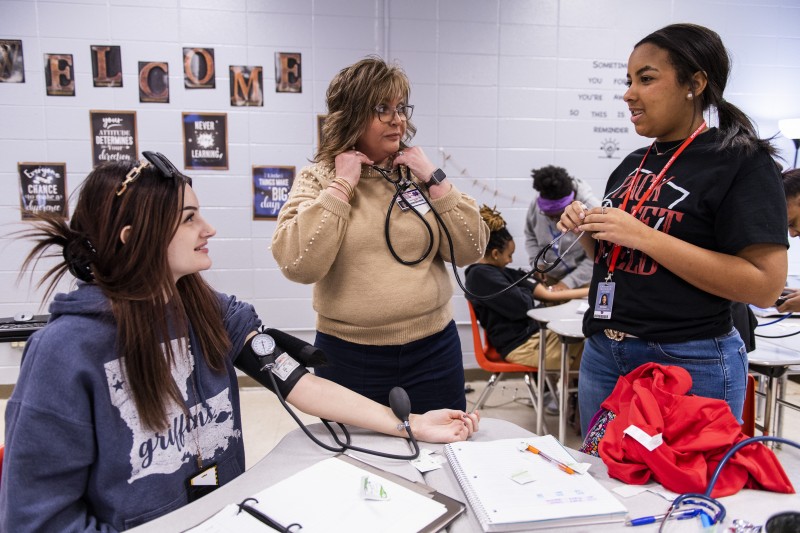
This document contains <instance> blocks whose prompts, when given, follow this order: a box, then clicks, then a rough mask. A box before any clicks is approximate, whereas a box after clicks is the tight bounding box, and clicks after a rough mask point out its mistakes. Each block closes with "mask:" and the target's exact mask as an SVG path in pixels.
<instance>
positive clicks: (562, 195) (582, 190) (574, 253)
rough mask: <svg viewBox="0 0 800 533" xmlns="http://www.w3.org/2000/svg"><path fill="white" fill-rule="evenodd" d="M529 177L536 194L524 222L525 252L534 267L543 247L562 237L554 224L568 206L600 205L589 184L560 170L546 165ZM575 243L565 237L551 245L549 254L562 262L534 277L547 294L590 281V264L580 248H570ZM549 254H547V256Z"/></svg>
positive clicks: (570, 237) (573, 236)
mask: <svg viewBox="0 0 800 533" xmlns="http://www.w3.org/2000/svg"><path fill="white" fill-rule="evenodd" d="M531 177H532V178H533V188H534V190H536V192H537V193H538V194H537V195H535V196H534V198H533V200H532V201H531V205H530V207H529V208H528V215H527V217H526V219H525V251H527V252H528V260H529V261H530V263H531V267H533V266H534V265H533V262H534V258H535V257H536V256H537V254H538V253H539V252H540V251H541V250H542V248H544V247H545V246H547V244H548V243H549V242H550V241H552V240H553V239H554V238H555V237H557V236H559V235H561V231H560V230H559V229H558V228H557V227H556V224H557V223H558V219H559V218H560V217H561V213H563V212H564V209H565V208H566V207H567V206H568V205H569V204H571V203H572V202H573V201H575V200H577V201H579V202H583V203H584V204H585V205H586V206H588V207H589V208H592V207H597V206H598V205H600V201H599V200H598V199H597V197H595V195H594V194H593V193H592V189H591V187H589V185H588V184H586V183H585V182H583V181H581V180H579V179H576V178H573V177H572V176H570V175H569V174H568V173H567V171H566V170H565V169H563V168H561V167H556V166H553V165H548V166H546V167H542V168H540V169H534V170H533V172H532V173H531ZM574 241H575V235H565V236H564V237H563V238H562V239H560V240H559V241H558V242H557V243H556V244H554V245H553V248H552V252H553V254H557V255H558V257H561V263H559V264H558V266H556V267H555V268H554V269H553V270H551V271H550V272H548V273H547V274H542V275H540V274H537V275H536V276H537V279H539V281H543V282H544V283H545V284H546V285H547V286H548V288H549V290H550V291H553V292H560V291H564V290H568V289H576V288H578V287H586V286H588V284H589V281H590V280H591V279H592V261H591V259H589V258H588V257H587V256H586V252H585V251H584V250H583V248H581V247H580V246H573V247H572V248H571V249H569V248H570V245H571V244H572V243H573V242H574ZM568 249H569V251H567V250H568ZM551 255H552V254H550V253H548V257H550V256H551ZM564 299H565V300H566V298H564Z"/></svg>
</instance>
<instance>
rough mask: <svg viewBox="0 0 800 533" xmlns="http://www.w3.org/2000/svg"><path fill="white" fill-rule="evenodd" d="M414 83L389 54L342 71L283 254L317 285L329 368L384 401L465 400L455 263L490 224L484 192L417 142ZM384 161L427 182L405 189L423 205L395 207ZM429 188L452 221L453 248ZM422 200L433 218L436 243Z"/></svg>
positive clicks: (276, 252)
mask: <svg viewBox="0 0 800 533" xmlns="http://www.w3.org/2000/svg"><path fill="white" fill-rule="evenodd" d="M410 90H411V88H410V84H409V81H408V78H407V77H406V75H405V73H404V72H403V71H402V70H401V69H400V68H399V67H398V66H396V65H390V64H387V63H386V62H384V61H383V60H382V59H380V58H378V57H368V58H366V59H363V60H361V61H358V62H357V63H355V64H353V65H351V66H349V67H346V68H344V69H342V70H341V71H340V72H339V73H338V74H337V75H336V76H334V78H333V80H332V81H331V83H330V85H329V87H328V92H327V96H326V100H327V108H328V115H327V118H326V119H325V125H324V127H323V131H322V133H323V140H322V142H321V144H320V147H319V150H318V151H317V154H316V156H315V157H314V164H312V165H310V166H308V167H306V168H304V169H303V170H302V171H300V173H299V175H298V176H297V179H295V181H294V185H293V186H292V191H291V193H290V195H289V200H288V201H287V202H286V204H285V205H284V206H283V208H282V209H281V211H280V214H279V215H278V224H277V227H276V229H275V234H274V235H273V239H272V255H273V256H274V257H275V260H276V261H277V263H278V265H279V267H280V270H281V272H282V273H283V274H284V275H285V276H286V277H287V278H289V279H290V280H292V281H296V282H299V283H313V284H314V295H313V305H314V310H315V311H316V312H317V337H316V340H315V344H316V346H318V347H320V348H322V349H323V350H324V351H325V352H326V353H327V354H328V359H329V364H328V365H327V366H325V367H320V368H318V369H317V374H318V375H320V376H322V377H325V378H327V379H330V380H332V381H335V382H336V383H339V384H340V385H343V386H345V387H347V388H349V389H352V390H354V391H356V392H359V393H361V394H363V395H365V396H367V397H368V398H371V399H373V400H375V401H376V402H379V403H383V404H386V403H387V402H388V395H389V391H390V390H391V389H392V388H393V387H395V386H400V387H403V388H405V389H406V391H407V392H408V395H409V397H410V398H411V406H412V407H413V408H414V409H415V410H423V411H424V410H428V408H433V407H434V406H435V408H441V407H450V408H455V409H465V408H466V396H465V395H464V361H463V358H462V354H461V340H460V339H459V337H458V330H457V329H456V324H455V322H454V321H453V310H452V306H451V303H450V300H451V298H452V296H453V286H452V282H451V279H450V274H449V273H448V269H449V265H448V264H446V263H453V262H455V263H456V264H457V265H459V266H466V265H469V264H471V263H473V262H475V261H477V260H478V259H480V258H481V257H482V256H483V251H484V249H485V248H486V241H487V239H488V237H489V228H487V227H486V224H484V222H483V220H481V216H480V213H479V212H478V205H477V204H476V203H475V200H474V199H472V198H471V197H470V196H468V195H466V194H463V193H462V192H460V191H459V190H458V189H457V188H456V187H455V186H454V185H453V183H452V182H451V181H450V180H449V179H446V176H445V175H444V172H442V171H441V169H437V168H436V166H435V165H434V164H433V163H431V161H430V160H429V159H428V156H427V155H426V154H425V152H424V151H423V150H422V148H420V147H419V146H414V147H411V146H409V143H410V142H411V138H412V137H413V135H414V133H415V132H416V128H415V127H414V125H413V123H412V122H411V112H412V111H413V106H412V105H410V102H409V93H410ZM374 166H379V167H381V168H384V169H388V170H387V171H385V172H387V176H388V178H389V179H391V180H399V179H400V172H403V176H404V177H406V176H408V177H409V179H413V180H414V181H415V182H416V183H417V184H418V185H419V187H420V189H422V191H423V192H422V193H417V191H416V190H414V189H413V188H411V189H408V192H407V194H405V195H404V197H406V199H407V200H408V202H409V203H411V204H412V205H414V206H415V207H414V208H409V207H408V205H405V206H398V205H393V204H392V199H393V195H394V194H395V192H396V189H395V186H394V185H393V184H392V183H390V182H389V179H387V177H384V176H383V175H382V174H381V171H379V170H377V169H376V168H374ZM408 171H410V172H408ZM420 194H424V195H426V196H428V197H429V199H430V202H431V204H432V205H433V208H434V209H436V211H437V212H438V213H439V214H440V215H441V217H442V219H443V220H444V223H445V225H446V226H447V228H448V230H449V233H450V236H451V237H452V239H453V256H454V257H451V253H450V247H449V243H448V240H447V238H446V237H445V234H444V232H442V231H441V230H440V229H439V226H438V225H437V222H436V219H435V215H434V213H433V212H432V211H431V210H430V209H429V207H428V205H427V204H426V203H425V202H424V200H423V198H422V197H421V196H419V195H420ZM390 208H391V215H390V216H389V221H388V228H387V226H386V224H387V221H386V219H387V212H388V211H389V209H390ZM411 209H416V210H417V213H419V214H421V215H422V216H423V217H424V219H425V220H426V221H427V222H428V224H429V225H430V227H431V229H432V231H433V236H432V242H431V237H429V234H428V231H427V229H426V226H425V225H424V224H423V223H422V221H421V220H420V218H419V217H418V216H417V215H416V214H415V213H414V212H412V210H411ZM387 233H388V235H387ZM389 243H391V246H392V249H391V250H390V248H389ZM429 244H430V245H431V248H430V251H429V253H427V254H426V249H427V247H428V245H429ZM392 250H393V251H394V254H393V253H392ZM395 254H396V256H395ZM399 259H402V260H403V261H406V262H407V263H406V264H404V263H401V262H400V260H399ZM411 263H413V264H411Z"/></svg>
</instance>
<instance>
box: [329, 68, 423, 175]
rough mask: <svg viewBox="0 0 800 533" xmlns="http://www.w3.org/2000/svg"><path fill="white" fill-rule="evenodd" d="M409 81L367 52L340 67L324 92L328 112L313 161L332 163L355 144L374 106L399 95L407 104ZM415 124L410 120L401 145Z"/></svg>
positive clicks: (399, 70) (415, 130) (399, 72)
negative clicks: (365, 55)
mask: <svg viewBox="0 0 800 533" xmlns="http://www.w3.org/2000/svg"><path fill="white" fill-rule="evenodd" d="M410 94H411V85H410V83H409V81H408V77H406V74H405V72H403V69H401V68H400V67H399V66H397V65H389V64H387V63H386V62H385V61H384V60H383V59H381V58H380V57H378V56H368V57H366V58H364V59H362V60H361V61H358V62H357V63H355V64H353V65H350V66H349V67H345V68H343V69H342V70H341V71H339V73H338V74H337V75H336V76H335V77H334V78H333V80H331V83H330V85H328V91H327V93H326V95H325V99H326V104H327V106H328V116H327V117H326V118H325V123H324V124H323V126H322V140H321V141H320V145H319V148H318V149H317V153H316V154H315V156H314V162H317V163H320V162H324V163H332V162H333V160H334V158H335V157H336V156H337V155H339V154H340V153H342V152H344V151H346V150H348V149H350V147H352V146H354V145H355V143H356V141H358V138H359V137H361V134H362V133H364V131H366V129H367V126H368V125H369V123H370V121H371V120H372V119H373V117H374V116H375V111H374V108H375V106H377V105H379V104H382V103H385V102H386V100H388V99H393V98H400V99H402V100H403V101H404V102H405V103H406V104H408V98H409V96H410ZM416 132H417V128H416V127H415V126H414V124H413V123H412V122H411V121H410V120H409V121H408V122H407V124H406V134H405V136H404V137H403V139H402V140H401V142H400V148H401V149H403V148H406V147H407V144H406V143H408V142H410V141H411V139H412V138H413V137H414V134H415V133H416Z"/></svg>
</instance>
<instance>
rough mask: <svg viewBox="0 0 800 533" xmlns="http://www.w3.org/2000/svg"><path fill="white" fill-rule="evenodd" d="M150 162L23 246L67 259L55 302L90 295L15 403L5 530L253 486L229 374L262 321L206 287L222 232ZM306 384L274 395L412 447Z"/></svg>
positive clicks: (36, 360)
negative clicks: (66, 285)
mask: <svg viewBox="0 0 800 533" xmlns="http://www.w3.org/2000/svg"><path fill="white" fill-rule="evenodd" d="M145 157H146V159H145V160H142V161H141V162H138V163H136V164H133V165H132V164H130V163H111V164H104V165H101V166H99V167H97V168H96V169H95V170H93V171H92V172H91V173H90V174H89V176H88V177H87V178H86V180H85V181H84V183H83V186H82V188H81V191H80V196H79V199H78V202H77V206H76V208H75V213H74V216H73V217H72V220H71V221H70V222H69V223H67V222H66V221H64V220H63V219H57V218H44V217H39V220H38V222H36V224H35V228H34V229H32V230H30V231H28V232H26V233H25V235H26V236H27V237H31V238H34V239H36V245H35V246H34V247H33V250H32V251H31V253H30V255H29V256H28V258H27V260H26V262H25V265H24V268H27V267H29V266H31V265H35V264H36V262H37V261H38V260H39V259H40V258H42V257H51V256H52V255H51V254H47V253H46V252H48V250H50V249H51V248H54V249H55V250H57V253H58V255H56V256H55V257H59V256H62V255H63V260H61V261H59V262H58V263H57V264H56V265H55V266H54V267H53V268H52V269H51V270H49V271H48V272H47V273H46V274H45V276H44V277H43V279H42V280H41V283H45V282H47V280H48V279H49V284H48V285H47V294H46V298H48V299H49V296H50V295H51V294H52V292H53V290H54V287H55V285H56V284H57V283H58V281H59V280H60V279H61V278H62V277H63V276H64V275H65V274H66V273H67V272H69V273H70V274H72V275H73V276H75V277H76V278H78V280H80V281H79V282H78V284H77V288H76V289H75V290H73V291H71V292H69V293H67V294H57V295H56V296H55V298H54V299H53V301H52V303H51V305H50V314H51V316H50V321H49V323H48V325H47V326H45V327H44V328H43V329H42V330H40V331H38V332H37V333H35V334H34V335H33V336H32V337H31V338H30V340H29V341H28V343H27V345H26V347H25V353H24V355H23V361H22V365H21V369H20V376H19V380H18V382H17V385H16V387H15V389H14V392H13V394H12V395H11V398H10V399H9V401H8V405H7V409H6V426H5V428H6V433H5V462H4V468H3V472H2V481H1V482H0V530H2V531H15V532H19V531H37V532H42V531H58V532H61V531H119V530H124V529H128V528H131V527H134V526H137V525H139V524H142V523H144V522H147V521H149V520H152V519H154V518H156V517H158V516H161V515H164V514H166V513H169V512H170V511H172V510H174V509H177V508H179V507H181V506H183V505H186V504H187V503H188V502H189V501H190V499H191V497H192V496H191V495H190V493H191V491H189V490H187V483H188V482H189V480H191V479H195V478H196V477H197V476H198V475H200V474H203V473H209V472H211V473H215V474H216V476H217V479H218V483H219V485H222V484H225V483H227V482H229V481H230V480H232V479H234V478H235V477H236V476H238V475H239V474H241V473H242V472H243V471H244V468H245V459H244V446H243V442H242V438H243V437H242V421H241V412H240V407H239V391H238V382H237V376H236V372H235V369H234V361H235V360H237V357H238V356H239V355H240V353H242V354H243V353H244V351H243V350H246V349H247V348H246V345H248V346H249V339H250V338H251V337H252V336H253V335H255V333H256V328H258V327H259V325H260V320H259V318H258V316H257V315H256V312H255V310H254V308H253V306H251V305H249V304H247V303H244V302H241V301H238V300H237V299H236V298H235V297H234V296H227V295H224V294H220V293H218V292H216V291H214V290H213V289H212V288H211V287H210V286H209V285H208V284H207V283H206V282H205V281H204V279H203V278H202V277H201V275H200V272H201V271H203V270H207V269H208V268H210V267H211V258H210V257H209V248H208V243H209V239H211V238H212V237H213V236H214V234H215V230H214V228H213V227H212V226H211V225H210V224H209V223H208V222H207V221H206V220H205V218H204V217H203V215H202V214H201V209H200V203H199V201H198V199H197V196H196V195H195V192H194V190H193V189H192V187H191V180H190V179H189V178H188V177H186V176H184V175H183V174H181V173H180V172H179V171H178V170H177V169H176V168H175V167H174V166H173V165H172V164H171V163H170V162H169V161H168V160H167V159H166V158H164V156H162V155H161V154H155V153H152V152H145ZM291 361H293V360H291ZM291 361H284V363H286V364H289V366H290V367H291V364H292V362H291ZM237 366H238V360H237ZM298 367H300V365H298V364H297V363H294V368H295V369H297V368H298ZM302 370H303V371H302V372H295V371H293V372H292V374H291V375H290V376H289V378H292V376H294V378H292V380H288V381H287V383H289V382H291V383H289V385H288V386H287V385H286V383H284V385H279V386H278V388H279V390H280V389H282V387H283V389H282V390H283V392H284V395H285V396H287V400H288V401H289V402H290V403H292V404H293V405H294V406H296V407H297V408H299V409H300V410H302V411H304V412H306V413H309V414H312V415H315V416H319V417H321V418H325V419H330V420H335V421H339V422H342V423H346V424H355V425H358V426H361V427H364V428H367V429H370V430H373V431H377V432H382V433H387V434H391V435H402V433H400V432H399V430H398V428H397V422H398V420H397V418H396V417H395V416H394V415H393V414H392V411H391V410H390V409H389V408H388V407H385V406H383V405H379V404H377V403H375V402H373V401H371V400H368V399H366V398H364V397H363V396H360V395H358V394H356V393H353V392H351V391H349V390H347V389H345V388H343V387H340V386H339V385H336V384H334V383H332V382H329V381H326V380H324V379H321V378H318V377H316V376H314V375H313V374H310V373H308V372H306V371H305V370H304V369H302ZM275 373H276V374H277V371H275ZM284 377H285V376H284ZM278 381H279V382H280V380H278ZM478 419H479V417H478V416H477V415H467V414H466V413H464V412H461V411H455V410H448V409H442V410H438V411H430V412H428V413H426V414H424V415H411V418H410V422H411V426H412V429H413V431H414V433H415V434H416V436H417V437H418V438H419V439H420V440H426V441H430V442H451V441H458V440H464V439H466V438H467V437H468V436H469V435H470V434H471V433H472V432H473V431H476V430H477V428H478Z"/></svg>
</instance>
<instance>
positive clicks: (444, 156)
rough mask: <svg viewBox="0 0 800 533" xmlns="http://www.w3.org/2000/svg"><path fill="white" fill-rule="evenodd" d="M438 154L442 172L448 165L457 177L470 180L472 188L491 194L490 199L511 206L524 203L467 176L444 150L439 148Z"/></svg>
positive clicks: (462, 168) (514, 196) (467, 173)
mask: <svg viewBox="0 0 800 533" xmlns="http://www.w3.org/2000/svg"><path fill="white" fill-rule="evenodd" d="M439 153H440V154H441V155H442V169H443V170H444V169H446V168H447V165H448V163H449V164H450V166H452V167H453V168H454V169H455V170H456V171H457V172H458V177H462V178H465V179H469V180H472V185H473V187H476V188H480V189H481V191H482V192H484V193H489V194H491V195H492V198H494V199H495V200H496V199H497V198H503V199H505V200H510V201H511V205H512V206H513V205H514V204H516V203H517V201H518V200H519V201H520V202H521V203H526V202H524V201H523V200H521V199H518V198H517V195H508V194H505V193H503V192H501V191H499V190H497V189H496V188H494V187H492V186H490V185H489V184H488V183H487V182H485V181H483V180H479V179H478V178H473V177H472V176H470V175H469V171H468V170H467V169H466V168H465V167H462V166H460V165H459V164H458V163H457V162H456V161H455V160H454V159H453V156H451V155H450V154H448V153H447V152H445V150H444V148H441V147H440V148H439ZM448 177H450V178H452V177H453V176H450V175H448Z"/></svg>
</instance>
